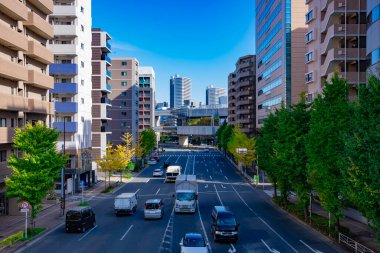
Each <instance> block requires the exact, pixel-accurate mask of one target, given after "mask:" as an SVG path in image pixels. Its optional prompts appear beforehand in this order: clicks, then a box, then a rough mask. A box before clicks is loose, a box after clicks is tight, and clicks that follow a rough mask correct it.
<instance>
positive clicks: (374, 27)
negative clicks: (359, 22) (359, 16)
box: [366, 0, 380, 78]
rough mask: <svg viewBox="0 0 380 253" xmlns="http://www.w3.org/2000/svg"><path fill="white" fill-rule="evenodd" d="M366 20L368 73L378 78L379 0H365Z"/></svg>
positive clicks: (379, 42) (379, 67)
mask: <svg viewBox="0 0 380 253" xmlns="http://www.w3.org/2000/svg"><path fill="white" fill-rule="evenodd" d="M367 20H368V24H367V51H366V55H367V58H368V59H369V68H368V73H369V74H375V75H377V77H378V78H380V32H379V31H380V0H367Z"/></svg>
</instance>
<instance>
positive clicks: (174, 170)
mask: <svg viewBox="0 0 380 253" xmlns="http://www.w3.org/2000/svg"><path fill="white" fill-rule="evenodd" d="M181 169H182V168H181V166H179V165H171V166H168V168H167V169H166V178H165V182H175V180H176V178H177V176H178V175H180V174H181Z"/></svg>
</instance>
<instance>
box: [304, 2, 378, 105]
mask: <svg viewBox="0 0 380 253" xmlns="http://www.w3.org/2000/svg"><path fill="white" fill-rule="evenodd" d="M366 2H367V1H366V0H345V1H341V0H330V1H327V0H323V1H316V0H313V1H307V6H308V11H307V13H306V15H305V22H306V24H307V26H308V27H307V32H306V33H305V35H304V38H305V43H306V52H305V60H304V63H305V64H306V73H305V81H304V83H306V87H307V89H308V97H307V99H308V101H309V102H311V101H313V99H314V98H315V96H316V95H317V94H319V93H321V92H322V90H323V85H324V82H325V81H326V80H327V81H330V80H331V77H332V76H333V75H334V74H335V73H338V75H339V76H340V77H342V78H345V79H346V80H347V83H348V84H349V85H350V87H349V96H350V97H351V98H354V97H356V95H357V86H358V85H359V84H362V83H365V82H366V69H367V57H366V44H368V45H369V46H370V47H371V46H372V45H373V47H372V48H371V49H370V48H368V49H367V53H368V55H369V53H370V52H372V50H375V48H376V47H375V45H374V43H376V42H375V41H376V39H375V38H376V35H374V36H371V38H374V40H372V39H371V40H370V41H371V42H370V41H368V42H366V34H367V32H371V31H370V30H368V31H367V25H366V23H367V20H366V19H367V15H366V9H367V3H366ZM368 2H374V1H368ZM379 27H380V26H379V25H378V26H377V30H376V29H375V30H373V29H372V32H373V34H377V35H378V33H379V32H378V31H379ZM374 28H375V27H374ZM375 31H376V32H375ZM377 38H379V36H377ZM372 41H373V42H372ZM377 41H378V43H379V41H380V39H378V40H377ZM378 46H379V44H378Z"/></svg>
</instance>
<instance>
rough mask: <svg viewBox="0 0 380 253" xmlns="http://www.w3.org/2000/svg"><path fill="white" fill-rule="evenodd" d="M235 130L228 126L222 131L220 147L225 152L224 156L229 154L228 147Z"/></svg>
mask: <svg viewBox="0 0 380 253" xmlns="http://www.w3.org/2000/svg"><path fill="white" fill-rule="evenodd" d="M233 129H234V127H233V126H231V125H228V124H227V125H226V126H225V127H224V129H223V130H222V131H221V137H220V145H221V147H222V149H223V151H224V154H226V152H227V146H228V143H229V141H230V139H231V137H232V135H233Z"/></svg>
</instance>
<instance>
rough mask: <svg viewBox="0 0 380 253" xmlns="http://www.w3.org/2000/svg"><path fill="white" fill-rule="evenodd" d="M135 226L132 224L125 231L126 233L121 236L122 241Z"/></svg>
mask: <svg viewBox="0 0 380 253" xmlns="http://www.w3.org/2000/svg"><path fill="white" fill-rule="evenodd" d="M132 228H133V225H131V226H130V227H129V228H128V230H127V231H126V232H125V233H124V235H123V236H122V237H121V238H120V241H122V240H123V239H124V237H125V236H126V235H127V234H128V232H129V231H130V230H131V229H132Z"/></svg>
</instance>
